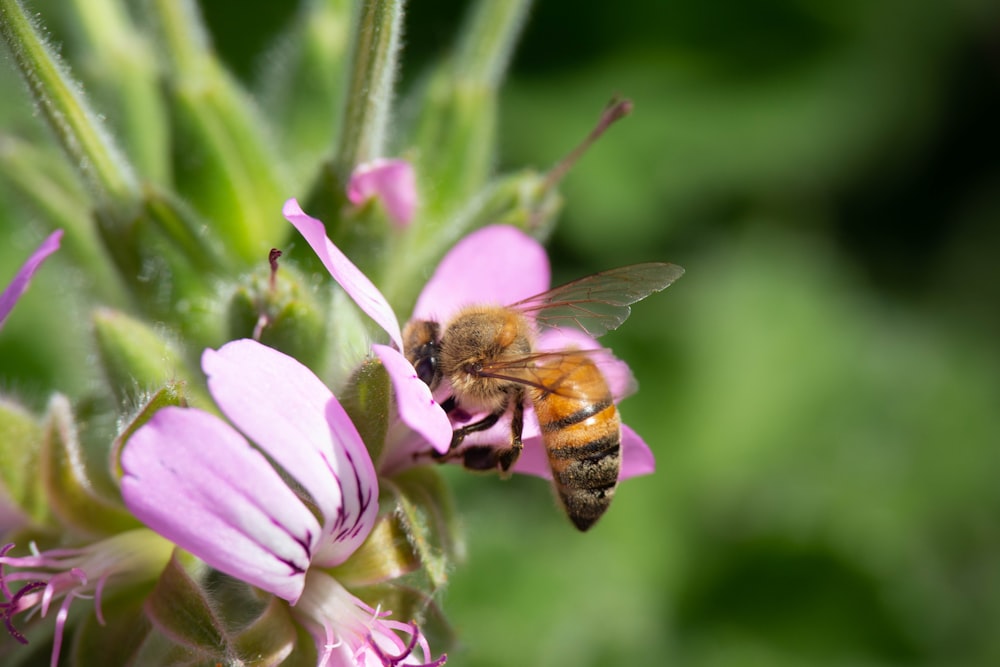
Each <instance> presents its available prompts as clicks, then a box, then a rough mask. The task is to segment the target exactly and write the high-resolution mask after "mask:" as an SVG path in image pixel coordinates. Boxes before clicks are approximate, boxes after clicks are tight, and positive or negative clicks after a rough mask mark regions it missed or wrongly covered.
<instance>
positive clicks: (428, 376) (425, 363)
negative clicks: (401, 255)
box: [414, 357, 437, 386]
mask: <svg viewBox="0 0 1000 667" xmlns="http://www.w3.org/2000/svg"><path fill="white" fill-rule="evenodd" d="M434 361H435V360H434V357H423V358H421V359H420V360H419V361H417V363H416V365H415V366H414V370H416V371H417V377H418V378H420V379H421V380H423V382H424V384H426V385H428V386H430V384H431V383H432V382H434V376H435V375H436V374H437V373H436V368H435V366H436V365H437V364H435V363H434Z"/></svg>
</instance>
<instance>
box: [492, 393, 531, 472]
mask: <svg viewBox="0 0 1000 667" xmlns="http://www.w3.org/2000/svg"><path fill="white" fill-rule="evenodd" d="M523 432H524V400H523V399H521V400H518V401H516V402H515V403H514V413H513V415H512V416H511V420H510V447H508V448H506V449H498V450H497V461H498V462H499V464H500V470H501V475H502V476H504V477H507V476H509V475H508V473H509V472H510V468H511V466H513V465H514V464H515V463H516V462H517V459H518V457H520V456H521V449H523V447H524V445H523V444H522V443H521V434H522V433H523Z"/></svg>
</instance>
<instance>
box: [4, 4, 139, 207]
mask: <svg viewBox="0 0 1000 667" xmlns="http://www.w3.org/2000/svg"><path fill="white" fill-rule="evenodd" d="M0 35H2V36H3V40H4V41H5V42H6V44H7V46H8V48H9V49H10V52H11V54H12V55H13V57H14V62H15V64H16V65H17V69H18V71H19V72H20V73H21V76H22V77H23V78H24V80H25V82H26V83H27V84H28V88H29V89H30V91H31V95H32V97H33V98H34V99H35V101H36V102H37V103H38V107H39V109H40V110H41V112H42V115H43V117H44V118H45V120H46V121H47V122H48V124H49V126H50V127H52V129H53V131H54V132H55V134H56V137H57V138H58V140H59V143H60V144H61V145H62V147H63V149H64V150H65V151H66V152H67V153H68V154H69V156H70V158H71V159H72V161H73V163H74V164H76V165H77V167H78V169H79V170H80V171H81V172H82V174H83V175H84V177H85V179H86V180H87V182H88V183H89V184H90V185H91V186H92V187H93V189H94V190H95V191H96V192H97V194H98V198H99V199H101V200H105V201H108V202H111V203H118V204H125V205H131V204H133V203H134V202H135V199H136V192H137V182H136V177H135V174H134V173H133V171H132V167H131V165H129V163H128V162H127V161H126V160H125V158H124V156H123V155H122V154H121V153H120V151H119V150H118V147H117V146H116V145H115V143H114V141H113V140H112V138H111V136H110V135H109V134H108V133H107V132H106V131H105V130H104V128H103V126H102V124H101V122H100V121H99V120H98V116H97V115H96V114H95V113H94V112H93V111H92V110H91V109H90V107H89V105H88V104H87V102H86V100H85V99H84V98H83V95H82V93H81V92H80V88H79V85H78V84H77V83H76V82H75V81H74V80H73V79H72V78H71V77H70V74H69V72H68V71H67V69H66V67H65V66H64V65H63V64H62V63H61V62H60V61H59V58H58V56H56V54H55V53H54V51H53V50H52V49H51V48H50V47H49V46H48V44H46V43H45V42H44V41H43V40H42V38H41V36H40V34H39V31H38V29H37V28H36V27H35V25H34V24H33V23H32V21H31V20H29V19H28V16H27V14H26V13H25V11H24V7H23V6H22V5H21V3H20V2H19V1H18V0H0Z"/></svg>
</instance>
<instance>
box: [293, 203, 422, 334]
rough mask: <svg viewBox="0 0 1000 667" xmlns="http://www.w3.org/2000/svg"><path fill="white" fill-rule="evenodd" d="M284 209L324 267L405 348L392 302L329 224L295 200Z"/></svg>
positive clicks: (359, 305)
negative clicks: (333, 237) (330, 234)
mask: <svg viewBox="0 0 1000 667" xmlns="http://www.w3.org/2000/svg"><path fill="white" fill-rule="evenodd" d="M281 212H282V214H283V215H284V216H285V218H286V219H287V220H288V222H290V223H292V225H293V226H294V227H295V229H297V230H299V233H300V234H302V236H303V238H305V240H306V241H307V242H308V243H309V245H310V246H311V247H312V249H313V251H314V252H315V253H316V255H317V256H318V257H319V258H320V260H321V261H322V262H323V266H325V267H326V270H327V271H329V272H330V275H331V276H333V279H334V280H336V281H337V283H338V284H339V285H340V286H341V287H343V288H344V291H345V292H347V295H348V296H349V297H351V298H352V299H353V300H354V302H355V303H356V304H358V307H359V308H360V309H361V310H363V311H364V312H365V314H367V315H368V316H369V317H370V318H372V319H373V320H375V323H376V324H378V325H379V326H380V327H382V328H383V329H385V332H386V333H388V334H389V337H390V338H391V339H392V342H394V343H395V344H396V347H398V348H399V349H403V337H402V334H401V333H400V331H399V320H397V319H396V314H395V313H394V312H393V311H392V307H391V306H390V305H389V302H388V301H386V299H385V297H384V296H382V293H381V292H379V290H378V288H377V287H375V285H374V284H373V283H372V281H370V280H369V279H368V277H367V276H366V275H365V274H363V273H361V270H360V269H358V267H356V266H355V265H354V264H353V263H352V262H351V260H349V259H347V256H346V255H344V253H342V252H341V251H340V249H339V248H338V247H337V246H335V245H333V243H332V242H331V241H330V239H328V238H327V237H326V227H324V226H323V223H322V222H320V221H319V220H317V219H316V218H313V217H310V216H308V215H306V214H305V213H303V212H302V209H301V208H300V207H299V203H298V202H297V201H296V200H294V199H289V200H288V201H286V202H285V206H284V208H282V211H281Z"/></svg>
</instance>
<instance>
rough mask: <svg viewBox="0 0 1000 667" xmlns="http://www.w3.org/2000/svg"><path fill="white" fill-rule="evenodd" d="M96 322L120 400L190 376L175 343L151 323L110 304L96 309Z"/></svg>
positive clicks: (112, 386) (99, 343) (101, 349)
mask: <svg viewBox="0 0 1000 667" xmlns="http://www.w3.org/2000/svg"><path fill="white" fill-rule="evenodd" d="M93 322H94V337H95V339H96V341H97V351H98V358H99V360H100V363H101V366H103V368H104V375H105V378H106V379H107V381H108V387H109V388H110V389H111V391H112V392H113V393H114V395H115V398H117V399H118V401H119V402H120V403H122V404H124V403H127V402H129V401H132V400H135V399H137V398H138V397H139V396H141V395H142V394H143V392H146V391H148V390H150V389H159V388H160V387H162V386H163V385H165V384H166V383H168V382H170V381H175V380H182V381H184V380H189V379H190V377H191V376H190V374H189V373H188V369H187V367H186V365H185V363H184V360H183V358H182V356H181V354H180V352H179V351H178V350H177V348H176V346H175V345H174V343H173V342H172V341H170V340H169V339H168V338H166V337H165V336H164V335H163V334H162V333H160V332H159V331H156V330H155V329H153V328H152V327H150V326H149V325H147V324H145V323H143V322H140V321H139V320H135V319H132V318H131V317H129V316H128V315H125V314H123V313H120V312H118V311H115V310H111V309H109V308H102V309H99V310H97V311H95V312H94V316H93ZM189 384H190V383H189ZM206 403H207V401H206Z"/></svg>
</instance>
